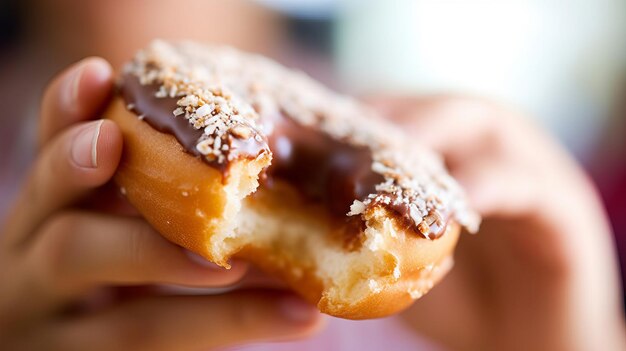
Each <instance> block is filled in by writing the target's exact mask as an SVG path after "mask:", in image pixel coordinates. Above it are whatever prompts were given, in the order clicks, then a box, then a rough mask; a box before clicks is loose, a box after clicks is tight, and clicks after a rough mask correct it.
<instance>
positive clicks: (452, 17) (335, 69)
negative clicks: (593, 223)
mask: <svg viewBox="0 0 626 351" xmlns="http://www.w3.org/2000/svg"><path fill="white" fill-rule="evenodd" d="M155 37H161V38H166V39H181V38H191V39H201V40H205V41H211V42H217V43H224V44H228V45H233V46H236V47H239V48H242V49H245V50H248V51H254V52H259V53H262V54H265V55H268V56H270V57H273V58H274V59H276V60H278V61H280V62H282V63H284V64H286V65H288V66H291V67H296V68H299V69H302V70H303V71H305V72H307V73H309V74H310V75H312V76H313V77H315V78H317V79H319V80H321V81H323V82H324V83H326V84H328V85H330V86H332V87H334V88H335V89H338V90H340V91H343V92H347V93H351V94H360V95H361V94H374V93H377V92H381V91H385V92H392V93H393V92H395V93H402V94H436V93H442V92H445V93H450V92H452V93H468V94H472V95H481V96H487V97H492V98H495V99H498V100H501V101H503V102H505V103H508V104H511V105H513V106H516V107H517V108H519V109H521V110H524V111H526V112H528V115H529V116H532V118H535V119H537V121H538V122H539V123H540V124H542V125H543V126H545V127H546V128H547V129H548V130H549V131H550V132H551V133H552V134H553V135H555V137H556V138H558V139H559V140H560V141H561V142H562V143H563V144H564V145H565V146H566V147H567V148H568V149H569V150H570V151H571V152H572V153H573V154H574V155H575V156H576V157H577V158H578V159H579V161H580V162H581V163H582V164H583V165H584V166H585V167H586V168H587V170H588V172H589V174H590V176H591V177H592V178H593V179H594V180H595V182H596V184H597V185H598V188H599V189H600V191H601V193H602V196H603V198H604V201H605V205H606V207H607V210H608V211H609V214H610V216H611V221H612V224H613V227H614V232H615V235H616V241H617V243H618V249H619V251H620V255H621V263H622V272H625V271H626V1H624V0H570V1H567V2H564V1H557V0H526V1H524V0H457V1H453V0H392V1H385V0H337V1H333V0H291V1H290V0H257V1H243V0H241V1H239V0H237V1H211V0H180V1H166V0H154V1H141V0H127V1H123V0H108V1H104V0H102V1H80V0H56V1H53V0H21V1H18V0H3V1H1V2H0V106H2V111H3V113H2V115H1V116H0V146H1V147H2V153H1V155H0V165H1V169H0V194H1V196H0V213H5V212H6V207H7V205H8V204H9V203H10V200H11V198H12V194H14V192H15V187H16V184H18V183H19V179H20V177H22V175H23V172H24V169H25V167H26V166H27V165H28V163H29V161H30V159H31V157H32V155H33V145H34V142H33V132H34V130H35V124H36V117H37V108H38V102H39V101H38V99H39V97H40V94H41V92H42V90H43V87H44V86H45V84H46V82H47V81H48V80H49V79H50V78H51V77H52V75H53V74H54V73H55V72H57V71H58V70H59V69H61V68H63V67H64V66H66V65H68V64H69V63H72V62H74V61H76V60H78V59H80V58H82V57H84V56H88V55H99V56H103V57H105V58H107V59H109V60H110V61H111V62H112V63H113V64H114V65H115V66H116V67H119V65H120V64H121V63H122V62H123V61H125V60H126V59H128V58H129V57H130V56H131V55H132V54H133V52H134V51H135V50H136V49H137V48H139V47H141V46H144V45H145V44H146V43H147V42H148V41H149V40H150V39H152V38H155Z"/></svg>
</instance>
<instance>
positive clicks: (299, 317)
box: [280, 296, 318, 323]
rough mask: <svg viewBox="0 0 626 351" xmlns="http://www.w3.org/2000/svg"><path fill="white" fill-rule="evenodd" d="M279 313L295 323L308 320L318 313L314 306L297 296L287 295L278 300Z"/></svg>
mask: <svg viewBox="0 0 626 351" xmlns="http://www.w3.org/2000/svg"><path fill="white" fill-rule="evenodd" d="M280 310H281V313H282V314H283V315H284V316H285V317H286V318H287V319H288V320H290V321H292V322H295V323H305V322H310V321H311V320H312V319H314V318H315V316H316V315H317V314H318V311H317V308H315V306H313V305H311V304H309V303H307V302H306V301H304V300H302V299H301V298H299V297H297V296H287V297H284V298H283V299H282V301H280Z"/></svg>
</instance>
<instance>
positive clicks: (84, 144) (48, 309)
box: [0, 58, 321, 350]
mask: <svg viewBox="0 0 626 351" xmlns="http://www.w3.org/2000/svg"><path fill="white" fill-rule="evenodd" d="M112 74H113V73H112V69H111V67H110V65H109V64H108V63H107V62H106V61H104V60H102V59H98V58H90V59H85V60H82V61H81V62H79V63H77V64H75V65H73V66H71V67H70V68H69V69H67V70H66V71H64V72H63V73H61V74H60V75H59V76H58V77H57V78H56V79H55V80H53V81H52V83H51V84H50V85H49V87H48V89H47V90H46V92H45V94H44V96H43V100H42V109H41V123H40V129H39V144H40V147H39V154H38V156H37V158H36V160H35V161H34V163H33V165H32V167H31V170H30V172H29V175H28V176H27V179H25V183H24V186H23V188H22V190H21V192H20V194H19V196H18V198H17V200H16V202H15V203H14V207H13V209H12V211H11V213H10V215H9V216H8V220H7V222H6V224H5V225H4V227H3V228H2V230H1V234H0V280H1V281H2V282H3V287H2V289H1V290H0V344H2V345H3V348H7V349H10V350H42V349H46V350H172V349H177V350H197V349H205V350H206V349H213V348H216V347H223V346H228V345H233V344H241V343H247V342H254V341H268V340H284V339H292V338H301V337H305V336H307V335H310V334H311V333H312V332H314V331H315V330H316V329H318V328H319V327H320V325H321V319H320V315H319V312H317V310H316V308H315V307H314V306H310V305H308V304H307V303H305V302H304V301H302V300H301V299H299V298H298V297H296V296H294V295H293V294H291V293H289V292H286V291H279V290H269V289H264V290H260V289H257V290H241V289H240V290H237V291H232V292H228V293H223V294H219V295H208V296H207V295H205V296H202V295H200V296H176V295H170V294H167V293H164V292H162V291H160V290H157V289H149V288H144V290H146V291H145V292H142V293H137V292H135V293H134V294H133V295H132V296H126V298H122V297H123V296H121V297H120V296H119V294H114V293H112V291H111V290H110V289H109V287H111V286H138V287H143V286H151V285H161V284H168V285H176V286H192V287H227V286H229V285H231V284H233V283H235V282H237V281H238V280H239V279H241V278H242V277H243V275H244V274H245V273H246V271H247V267H246V264H245V263H242V262H235V263H234V265H233V268H232V269H231V270H225V269H223V268H220V267H217V266H215V265H213V264H211V263H210V262H206V261H202V260H201V259H199V258H198V257H193V256H190V255H188V254H186V252H185V251H184V250H183V249H182V248H180V247H179V246H176V245H174V244H172V243H170V242H168V241H167V240H165V239H164V238H163V237H161V236H160V235H159V234H158V233H156V232H155V231H154V230H153V229H152V228H151V227H150V226H149V225H148V224H147V223H146V222H145V221H144V220H143V219H141V218H140V217H138V216H136V215H133V214H136V213H135V212H134V211H132V210H131V209H129V208H128V207H127V206H128V205H127V206H124V204H120V202H121V200H120V199H118V198H116V197H114V196H110V194H109V196H107V195H106V194H105V193H106V192H109V193H110V190H111V189H109V188H107V187H106V186H105V185H106V184H108V182H109V181H110V179H111V177H112V176H113V174H114V172H115V170H116V168H117V165H118V162H119V159H120V155H121V149H122V144H123V141H122V137H121V133H120V131H119V129H118V128H117V126H116V125H115V124H114V123H113V122H111V121H106V120H98V119H97V118H98V112H99V111H100V109H101V108H102V106H103V105H104V104H106V102H107V101H108V98H109V96H110V94H111V89H112ZM115 202H117V204H116V203H115ZM136 290H137V289H136Z"/></svg>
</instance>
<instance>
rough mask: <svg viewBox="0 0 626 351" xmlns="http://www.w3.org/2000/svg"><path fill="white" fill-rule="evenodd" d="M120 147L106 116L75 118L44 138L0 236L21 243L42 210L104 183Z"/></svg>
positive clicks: (45, 214) (118, 136)
mask: <svg viewBox="0 0 626 351" xmlns="http://www.w3.org/2000/svg"><path fill="white" fill-rule="evenodd" d="M121 151H122V136H121V133H120V131H119V129H118V127H117V126H116V125H115V124H114V123H113V122H111V121H107V120H99V121H93V122H85V123H82V124H78V125H76V126H74V127H72V128H71V129H69V130H67V131H65V132H63V133H62V134H61V135H59V136H58V137H56V138H55V139H54V140H52V141H51V142H50V143H48V144H47V146H46V148H45V149H43V150H42V152H41V153H40V155H39V157H38V158H37V160H36V161H35V164H34V165H33V168H32V169H31V171H30V175H29V177H28V179H27V181H26V184H25V186H24V189H23V191H22V192H21V194H20V197H19V199H18V201H17V204H16V207H15V208H14V209H13V215H12V216H10V217H9V221H8V225H7V228H6V229H7V230H6V233H5V235H4V238H3V240H6V242H7V243H8V244H9V245H19V244H20V243H23V242H24V241H26V240H27V239H28V238H29V237H30V235H31V234H32V233H33V232H34V230H35V228H37V227H38V226H39V225H40V224H41V223H42V222H43V221H44V220H45V219H46V218H47V217H48V216H50V215H51V214H53V213H54V212H55V211H57V210H59V209H60V208H62V207H64V206H67V205H68V204H71V203H72V202H74V201H76V200H77V199H80V198H81V197H82V196H84V195H85V194H86V193H87V192H89V191H90V190H92V189H94V188H96V187H98V186H100V185H102V184H104V183H106V182H107V181H108V180H109V179H110V178H111V177H112V176H113V173H114V172H115V169H116V168H117V165H118V163H119V160H120V156H121Z"/></svg>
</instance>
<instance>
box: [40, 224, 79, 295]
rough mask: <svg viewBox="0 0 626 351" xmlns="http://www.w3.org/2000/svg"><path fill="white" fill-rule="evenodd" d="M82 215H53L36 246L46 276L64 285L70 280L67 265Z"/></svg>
mask: <svg viewBox="0 0 626 351" xmlns="http://www.w3.org/2000/svg"><path fill="white" fill-rule="evenodd" d="M79 216H80V214H78V213H74V212H63V213H59V214H56V215H53V216H52V217H51V218H50V219H49V220H48V221H47V222H46V223H45V224H44V227H43V228H42V234H41V239H40V240H39V241H38V242H37V243H36V244H35V248H34V255H35V256H36V259H35V260H36V261H37V262H38V264H39V265H40V271H41V272H42V273H43V275H44V276H46V277H49V278H50V279H54V280H55V281H57V282H60V283H62V282H63V281H64V280H65V279H69V277H68V275H67V274H66V273H67V272H66V269H65V268H66V267H65V266H66V264H65V262H66V261H67V259H68V256H69V253H70V252H71V250H72V247H73V245H75V241H76V233H77V232H78V231H79V230H80V220H79Z"/></svg>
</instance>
